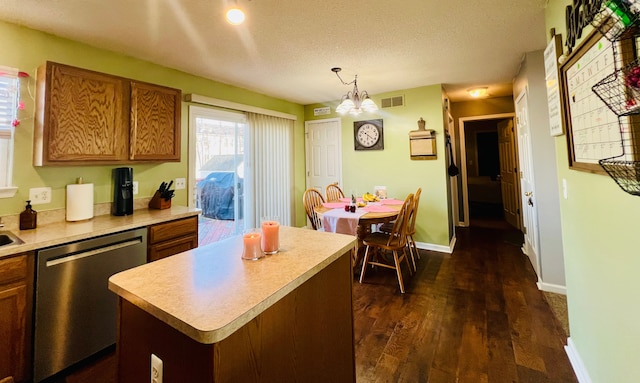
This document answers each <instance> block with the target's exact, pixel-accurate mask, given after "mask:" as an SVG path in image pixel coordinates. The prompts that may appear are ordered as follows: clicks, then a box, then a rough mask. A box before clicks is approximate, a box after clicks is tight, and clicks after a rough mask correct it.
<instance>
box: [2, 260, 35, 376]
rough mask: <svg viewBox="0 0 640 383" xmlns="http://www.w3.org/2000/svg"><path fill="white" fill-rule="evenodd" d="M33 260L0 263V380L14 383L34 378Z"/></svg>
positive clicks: (3, 261)
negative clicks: (32, 337) (9, 380)
mask: <svg viewBox="0 0 640 383" xmlns="http://www.w3.org/2000/svg"><path fill="white" fill-rule="evenodd" d="M29 257H31V258H29ZM32 257H33V254H31V255H27V254H22V255H19V256H16V257H11V258H8V259H2V260H0V379H2V378H5V377H12V378H13V379H14V381H15V382H26V381H28V380H29V378H30V377H31V373H30V371H31V307H32V299H31V298H30V297H31V292H32V280H33V279H32V278H33V258H32Z"/></svg>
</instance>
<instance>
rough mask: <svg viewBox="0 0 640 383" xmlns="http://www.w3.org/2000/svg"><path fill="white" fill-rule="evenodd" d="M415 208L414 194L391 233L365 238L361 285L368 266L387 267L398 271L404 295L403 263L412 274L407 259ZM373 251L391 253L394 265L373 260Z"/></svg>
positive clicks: (375, 233) (404, 204) (378, 232)
mask: <svg viewBox="0 0 640 383" xmlns="http://www.w3.org/2000/svg"><path fill="white" fill-rule="evenodd" d="M412 206H413V194H409V195H408V196H407V198H406V199H405V200H404V203H403V204H402V208H401V209H400V212H399V213H398V218H396V221H395V223H394V224H393V229H392V230H391V232H390V233H388V234H387V233H383V232H380V231H377V232H374V233H371V234H369V235H367V236H366V237H364V239H363V241H362V243H363V244H364V245H365V246H366V250H365V252H364V259H363V260H362V271H361V272H360V283H362V281H363V280H364V275H365V273H366V271H367V266H369V265H374V266H380V267H385V268H388V269H393V270H396V274H397V275H398V284H399V285H400V292H401V293H403V294H404V282H403V280H402V270H401V263H402V261H405V262H406V263H407V267H408V268H409V272H410V273H412V269H411V265H410V264H409V260H408V259H407V253H406V246H407V228H408V226H409V218H410V214H411V209H412ZM372 249H375V250H381V251H389V252H391V253H392V255H393V265H390V264H387V263H383V262H382V261H380V260H378V259H375V260H374V259H373V257H372Z"/></svg>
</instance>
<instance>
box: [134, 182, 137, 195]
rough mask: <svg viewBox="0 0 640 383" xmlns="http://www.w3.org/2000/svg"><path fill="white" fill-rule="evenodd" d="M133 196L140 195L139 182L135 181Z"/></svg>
mask: <svg viewBox="0 0 640 383" xmlns="http://www.w3.org/2000/svg"><path fill="white" fill-rule="evenodd" d="M133 194H138V181H133Z"/></svg>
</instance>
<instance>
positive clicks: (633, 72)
mask: <svg viewBox="0 0 640 383" xmlns="http://www.w3.org/2000/svg"><path fill="white" fill-rule="evenodd" d="M624 83H625V84H626V85H627V86H630V87H631V88H633V89H640V67H638V66H634V67H632V68H631V69H629V71H628V72H627V74H626V76H625V79H624Z"/></svg>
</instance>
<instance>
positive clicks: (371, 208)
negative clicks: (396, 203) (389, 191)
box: [362, 204, 398, 213]
mask: <svg viewBox="0 0 640 383" xmlns="http://www.w3.org/2000/svg"><path fill="white" fill-rule="evenodd" d="M362 210H364V211H366V212H372V213H393V212H397V211H398V210H397V209H394V208H392V207H389V206H384V205H371V204H369V205H367V206H365V207H363V208H362Z"/></svg>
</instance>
